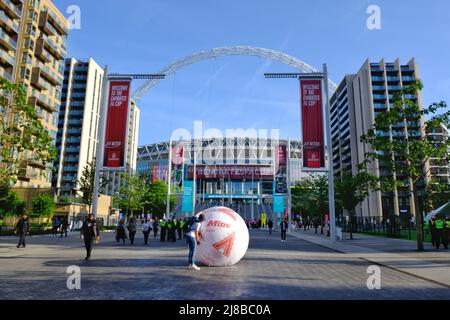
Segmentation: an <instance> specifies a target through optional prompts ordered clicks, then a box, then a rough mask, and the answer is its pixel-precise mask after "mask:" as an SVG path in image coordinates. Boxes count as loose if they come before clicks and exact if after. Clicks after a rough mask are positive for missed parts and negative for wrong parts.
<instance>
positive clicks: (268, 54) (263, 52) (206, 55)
mask: <svg viewBox="0 0 450 320" xmlns="http://www.w3.org/2000/svg"><path fill="white" fill-rule="evenodd" d="M225 56H256V57H262V58H266V59H270V60H274V61H278V62H281V63H284V64H286V65H288V66H291V67H293V68H295V69H297V71H299V72H305V73H312V72H320V71H319V70H317V69H316V68H314V67H312V66H310V65H308V64H306V63H305V62H303V61H301V60H299V59H297V58H295V57H292V56H289V55H287V54H284V53H281V52H277V51H275V50H271V49H264V48H255V47H248V46H234V47H222V48H214V49H210V50H205V51H200V52H197V53H194V54H193V55H190V56H187V57H185V58H182V59H179V60H177V61H176V62H174V63H173V64H171V65H169V66H167V67H165V68H164V69H162V70H161V71H160V72H159V74H165V75H170V74H173V73H175V72H177V71H178V70H180V69H182V68H184V67H187V66H189V65H191V64H194V63H197V62H201V61H204V60H209V59H214V58H218V57H225ZM160 81H161V80H159V79H155V80H149V81H147V82H146V83H145V84H143V85H142V86H141V87H140V88H139V89H138V90H136V92H135V93H134V94H133V100H135V101H136V100H140V99H141V98H142V96H143V95H144V94H146V93H147V92H148V91H149V90H150V89H151V88H153V87H154V86H155V85H157V84H158V83H159V82H160ZM329 88H330V91H331V92H332V93H333V92H334V91H335V90H336V88H337V85H336V83H334V82H333V81H331V80H330V81H329Z"/></svg>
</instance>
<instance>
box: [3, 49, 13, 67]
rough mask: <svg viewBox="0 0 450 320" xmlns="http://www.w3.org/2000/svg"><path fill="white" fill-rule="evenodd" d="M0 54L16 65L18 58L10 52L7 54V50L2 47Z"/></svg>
mask: <svg viewBox="0 0 450 320" xmlns="http://www.w3.org/2000/svg"><path fill="white" fill-rule="evenodd" d="M0 56H1V57H2V58H3V59H5V60H6V61H8V62H9V63H10V64H11V65H13V66H14V65H15V64H16V59H14V57H11V56H10V55H9V54H7V53H6V52H5V51H3V50H2V49H0Z"/></svg>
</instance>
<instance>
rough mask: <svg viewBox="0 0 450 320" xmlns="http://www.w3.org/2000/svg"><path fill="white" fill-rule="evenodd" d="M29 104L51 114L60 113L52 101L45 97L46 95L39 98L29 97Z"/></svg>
mask: <svg viewBox="0 0 450 320" xmlns="http://www.w3.org/2000/svg"><path fill="white" fill-rule="evenodd" d="M28 103H29V104H31V105H32V106H34V107H35V106H39V107H41V108H43V109H45V110H47V111H49V112H51V113H53V112H57V111H58V110H57V108H55V106H54V105H53V103H52V102H51V101H50V99H48V98H47V97H45V95H43V94H40V95H38V96H37V97H29V98H28Z"/></svg>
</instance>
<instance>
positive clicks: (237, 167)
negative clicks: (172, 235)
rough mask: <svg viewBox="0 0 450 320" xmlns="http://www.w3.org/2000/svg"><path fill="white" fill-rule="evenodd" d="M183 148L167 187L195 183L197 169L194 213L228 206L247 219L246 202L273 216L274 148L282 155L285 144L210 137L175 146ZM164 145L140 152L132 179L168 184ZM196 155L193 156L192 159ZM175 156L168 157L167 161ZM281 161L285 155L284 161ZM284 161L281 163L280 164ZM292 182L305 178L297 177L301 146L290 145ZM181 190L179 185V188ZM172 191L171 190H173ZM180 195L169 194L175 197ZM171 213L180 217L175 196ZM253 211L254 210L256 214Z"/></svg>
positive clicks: (298, 175)
mask: <svg viewBox="0 0 450 320" xmlns="http://www.w3.org/2000/svg"><path fill="white" fill-rule="evenodd" d="M180 143H181V145H183V149H184V152H183V155H182V156H181V157H182V159H183V160H182V161H179V160H177V161H175V162H178V163H179V164H180V163H181V165H178V169H177V170H174V169H173V170H174V171H176V172H172V175H173V181H172V186H174V185H176V184H179V182H180V181H193V180H194V159H195V168H196V172H197V173H196V179H195V180H196V199H197V208H198V210H201V209H202V208H205V207H206V206H208V205H209V204H211V203H212V204H220V205H225V206H231V207H233V208H234V209H235V210H236V211H237V212H239V213H240V214H241V215H242V216H243V217H246V218H249V217H250V207H248V205H249V203H250V202H253V203H254V204H255V205H258V207H257V208H259V212H255V217H256V216H258V214H261V213H262V211H261V210H264V211H265V212H266V213H271V212H272V209H271V208H272V205H273V199H274V181H275V179H276V176H277V172H276V170H277V169H276V163H277V161H278V160H276V157H277V152H276V150H277V148H278V147H280V146H281V147H284V148H285V149H284V150H287V146H288V141H286V140H281V141H278V140H276V141H275V140H271V139H256V138H226V139H224V138H212V139H204V140H192V141H183V142H180ZM169 144H170V143H169V142H163V143H156V144H150V145H146V146H142V147H139V149H138V165H137V174H138V175H140V176H145V177H147V178H149V179H150V180H152V181H164V182H166V183H167V179H168V168H169V166H168V164H169V153H170V152H169V150H170V147H169ZM194 155H196V156H194ZM175 156H176V155H175V154H172V160H173V159H174V157H175ZM283 157H285V156H283ZM285 160H286V159H285ZM290 176H291V183H292V185H295V183H296V182H299V181H300V180H301V179H302V178H304V177H305V175H304V174H303V173H302V147H301V143H300V142H299V141H291V157H290ZM181 185H182V184H181ZM175 189H176V188H175ZM180 192H181V190H180V189H179V190H178V191H176V190H175V191H174V193H178V195H179V196H180ZM178 198H179V199H178V200H179V201H178V206H177V209H176V210H175V213H177V214H178V213H180V210H181V206H180V197H178ZM255 210H258V209H255Z"/></svg>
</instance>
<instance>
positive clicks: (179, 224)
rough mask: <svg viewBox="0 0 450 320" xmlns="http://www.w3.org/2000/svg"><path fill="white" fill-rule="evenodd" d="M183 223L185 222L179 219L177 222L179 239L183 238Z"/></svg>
mask: <svg viewBox="0 0 450 320" xmlns="http://www.w3.org/2000/svg"><path fill="white" fill-rule="evenodd" d="M183 224H184V221H183V220H181V219H179V220H178V223H177V232H178V240H181V236H182V233H183Z"/></svg>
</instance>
